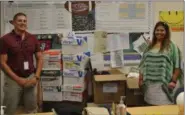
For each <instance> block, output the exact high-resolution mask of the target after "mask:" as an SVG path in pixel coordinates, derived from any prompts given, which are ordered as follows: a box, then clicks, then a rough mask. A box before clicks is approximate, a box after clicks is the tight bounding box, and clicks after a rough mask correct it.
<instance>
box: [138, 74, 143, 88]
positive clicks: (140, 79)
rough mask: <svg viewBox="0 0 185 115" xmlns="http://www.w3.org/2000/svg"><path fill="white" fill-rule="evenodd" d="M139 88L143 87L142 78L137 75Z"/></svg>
mask: <svg viewBox="0 0 185 115" xmlns="http://www.w3.org/2000/svg"><path fill="white" fill-rule="evenodd" d="M138 84H139V87H140V88H141V86H142V85H143V76H142V75H141V74H140V75H139V83H138Z"/></svg>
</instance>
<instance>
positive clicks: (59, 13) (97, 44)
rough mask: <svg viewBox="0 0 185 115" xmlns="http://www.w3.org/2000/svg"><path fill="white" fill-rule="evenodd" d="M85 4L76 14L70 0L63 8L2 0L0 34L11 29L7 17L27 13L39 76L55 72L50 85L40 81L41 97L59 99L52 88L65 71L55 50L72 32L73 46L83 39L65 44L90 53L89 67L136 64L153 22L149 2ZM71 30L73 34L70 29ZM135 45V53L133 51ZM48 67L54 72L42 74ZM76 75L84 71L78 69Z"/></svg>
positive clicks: (57, 4) (58, 4) (58, 50)
mask: <svg viewBox="0 0 185 115" xmlns="http://www.w3.org/2000/svg"><path fill="white" fill-rule="evenodd" d="M86 4H88V7H84V8H86V10H88V13H87V14H86V15H76V14H75V13H73V10H72V6H73V2H69V3H68V4H67V9H66V3H65V2H21V1H20V2H17V1H16V2H14V3H9V2H3V9H4V10H3V17H4V18H3V19H4V20H3V22H4V23H3V24H4V30H5V31H4V33H8V32H9V31H10V30H11V29H12V28H13V27H12V25H11V24H10V23H9V21H10V20H11V19H12V18H13V17H12V16H13V15H14V14H16V13H17V12H23V13H25V14H26V15H27V17H28V18H27V19H28V31H29V32H30V33H32V34H34V35H36V38H37V39H38V40H39V42H40V43H41V49H42V50H43V52H44V62H45V63H44V68H43V71H42V75H43V80H45V81H49V80H51V79H52V77H55V79H52V80H53V81H52V82H51V83H50V85H52V86H48V84H47V82H45V81H43V86H44V88H43V90H44V93H43V95H45V97H44V100H48V101H53V100H52V99H54V100H55V101H61V100H62V96H61V95H62V92H61V90H59V89H60V88H59V87H58V86H61V84H62V81H61V76H62V75H61V74H63V73H65V72H66V71H63V68H64V63H63V62H62V61H61V60H62V59H61V57H62V54H61V52H62V53H63V51H64V47H63V45H62V42H61V41H62V39H65V38H74V37H75V39H73V40H75V42H74V43H77V45H79V44H78V42H80V45H81V42H83V43H82V44H83V45H81V46H82V48H79V47H80V46H79V47H78V46H75V47H76V48H70V47H68V48H67V49H69V50H70V51H75V52H76V53H80V54H78V56H81V55H82V56H84V54H85V53H82V52H90V57H89V58H91V63H92V66H93V68H98V70H109V69H111V68H123V67H125V66H137V65H138V64H139V62H140V59H141V55H142V54H141V52H142V48H143V47H145V44H146V39H147V38H148V37H147V36H149V35H150V33H151V29H152V25H153V24H152V21H151V20H152V4H151V2H132V1H130V2H110V1H109V2H105V1H104V2H89V1H86ZM73 32H74V36H73V34H71V33H73ZM71 35H72V36H71ZM69 42H70V41H69ZM70 43H71V42H70ZM134 44H137V45H134ZM138 44H139V45H138ZM143 44H144V45H143ZM73 45H74V44H73ZM75 45H76V44H75ZM139 47H140V49H139V50H140V51H141V52H140V51H139V50H137V49H138V48H139ZM74 49H75V50H74ZM75 52H74V53H75ZM78 56H77V58H79V57H78ZM69 65H70V66H72V64H68V66H69ZM50 72H55V73H57V74H54V76H50V75H49V74H43V73H50ZM60 72H61V73H60ZM67 72H68V71H67ZM67 72H66V74H65V75H67V74H68V73H67ZM59 74H60V75H59ZM77 74H79V72H78V73H77ZM75 75H76V74H75ZM80 75H81V76H82V75H84V73H83V72H80ZM57 81H60V82H57ZM68 87H69V86H68ZM70 88H71V87H70ZM66 95H69V94H67V93H66ZM66 95H65V96H66ZM51 97H52V98H51ZM76 97H78V96H76ZM71 99H72V98H71ZM75 99H76V98H75ZM77 100H80V99H77Z"/></svg>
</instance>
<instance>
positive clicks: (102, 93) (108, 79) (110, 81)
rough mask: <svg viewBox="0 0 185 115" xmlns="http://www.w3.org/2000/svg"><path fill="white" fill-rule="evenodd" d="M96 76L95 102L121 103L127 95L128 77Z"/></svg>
mask: <svg viewBox="0 0 185 115" xmlns="http://www.w3.org/2000/svg"><path fill="white" fill-rule="evenodd" d="M113 73H115V74H112V75H95V76H94V83H93V84H94V102H95V103H96V104H104V103H112V102H119V100H120V96H124V95H125V86H126V77H125V75H124V74H117V72H115V71H113Z"/></svg>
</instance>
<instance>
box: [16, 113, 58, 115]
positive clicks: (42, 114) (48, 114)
mask: <svg viewBox="0 0 185 115" xmlns="http://www.w3.org/2000/svg"><path fill="white" fill-rule="evenodd" d="M19 115H54V113H53V112H46V113H35V114H19Z"/></svg>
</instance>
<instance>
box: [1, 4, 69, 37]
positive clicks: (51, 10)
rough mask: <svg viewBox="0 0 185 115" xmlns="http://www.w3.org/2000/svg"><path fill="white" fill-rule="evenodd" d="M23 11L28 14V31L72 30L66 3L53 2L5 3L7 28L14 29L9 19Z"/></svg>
mask: <svg viewBox="0 0 185 115" xmlns="http://www.w3.org/2000/svg"><path fill="white" fill-rule="evenodd" d="M18 12H23V13H25V14H26V15H27V19H28V31H29V32H31V33H33V34H45V33H60V32H63V31H65V30H68V31H69V30H72V26H71V13H70V12H68V11H67V10H66V9H65V8H64V3H62V2H61V3H52V2H14V3H12V4H10V3H8V2H6V3H5V12H4V15H5V16H4V17H6V18H5V20H4V21H5V23H6V25H5V28H6V31H7V32H8V31H10V30H11V29H13V27H12V25H11V24H10V23H9V20H12V19H13V16H14V15H15V14H16V13H18Z"/></svg>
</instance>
